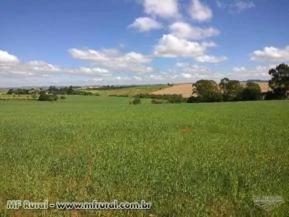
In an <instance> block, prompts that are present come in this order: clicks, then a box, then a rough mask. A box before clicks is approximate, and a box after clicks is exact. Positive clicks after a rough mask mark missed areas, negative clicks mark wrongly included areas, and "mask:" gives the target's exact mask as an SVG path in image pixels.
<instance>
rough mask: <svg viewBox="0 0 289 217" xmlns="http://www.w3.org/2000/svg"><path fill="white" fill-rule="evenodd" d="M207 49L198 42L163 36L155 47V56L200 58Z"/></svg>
mask: <svg viewBox="0 0 289 217" xmlns="http://www.w3.org/2000/svg"><path fill="white" fill-rule="evenodd" d="M205 50H206V48H205V47H204V46H202V45H201V44H200V43H198V42H192V41H188V40H186V39H182V38H178V37H176V36H174V35H171V34H168V35H163V37H162V38H161V39H160V41H159V43H158V45H157V46H156V47H155V55H157V56H162V57H198V56H200V55H203V54H204V52H205Z"/></svg>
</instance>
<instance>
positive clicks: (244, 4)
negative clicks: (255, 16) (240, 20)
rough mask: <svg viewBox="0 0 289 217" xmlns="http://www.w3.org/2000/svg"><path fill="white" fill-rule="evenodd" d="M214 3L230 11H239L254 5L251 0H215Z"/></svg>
mask: <svg viewBox="0 0 289 217" xmlns="http://www.w3.org/2000/svg"><path fill="white" fill-rule="evenodd" d="M216 3H217V6H218V7H219V8H222V9H228V10H229V12H230V13H240V12H242V11H245V10H248V9H252V8H255V7H256V5H255V3H254V2H253V1H252V0H235V1H234V2H228V1H227V0H217V1H216Z"/></svg>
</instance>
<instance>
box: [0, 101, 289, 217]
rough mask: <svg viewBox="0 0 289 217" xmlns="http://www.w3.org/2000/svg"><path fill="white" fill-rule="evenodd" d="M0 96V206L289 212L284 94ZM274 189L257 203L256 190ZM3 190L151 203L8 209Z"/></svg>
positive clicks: (153, 215) (171, 213)
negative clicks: (259, 97)
mask: <svg viewBox="0 0 289 217" xmlns="http://www.w3.org/2000/svg"><path fill="white" fill-rule="evenodd" d="M130 100H131V99H129V98H124V97H105V96H100V97H95V96H69V97H68V98H67V99H66V100H62V101H58V102H38V101H33V100H11V101H0V174H1V178H0V186H1V188H0V216H24V217H26V216H27V217H33V216H51V217H52V216H74V217H76V216H103V217H108V216H116V217H118V216H123V217H124V216H128V217H131V216H150V217H195V216H196V217H199V216H204V217H207V216H210V217H221V216H224V217H225V216H232V217H235V216H238V217H245V216H252V217H259V216H260V217H261V216H262V217H263V216H276V217H285V216H287V217H288V216H289V203H288V200H289V101H288V100H287V101H270V102H269V101H267V102H266V101H260V102H236V103H211V104H164V105H154V104H151V103H150V101H149V100H143V101H142V104H140V105H129V101H130ZM266 196H268V197H270V196H281V197H282V198H284V203H283V204H280V205H279V206H276V208H275V209H274V210H264V209H262V208H260V207H258V206H257V205H256V203H254V198H256V197H266ZM7 200H31V201H44V200H48V201H49V202H57V201H76V202H90V201H93V200H97V201H113V200H118V201H128V202H134V201H141V200H145V201H147V202H151V203H152V208H151V209H150V210H122V211H121V210H73V211H61V210H57V209H48V210H43V211H41V210H24V209H19V210H8V209H6V202H7Z"/></svg>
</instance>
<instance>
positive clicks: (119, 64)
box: [69, 48, 153, 73]
mask: <svg viewBox="0 0 289 217" xmlns="http://www.w3.org/2000/svg"><path fill="white" fill-rule="evenodd" d="M69 53H70V55H71V56H72V57H73V58H75V59H80V60H85V61H89V62H91V63H92V64H96V65H100V66H102V67H105V68H108V69H111V70H113V71H121V72H135V73H150V72H152V71H153V68H152V67H150V66H148V65H147V64H148V63H150V62H151V58H149V57H148V56H145V55H143V54H140V53H136V52H130V53H126V54H123V53H121V52H119V51H118V50H115V49H104V50H91V49H84V50H81V49H76V48H72V49H70V50H69Z"/></svg>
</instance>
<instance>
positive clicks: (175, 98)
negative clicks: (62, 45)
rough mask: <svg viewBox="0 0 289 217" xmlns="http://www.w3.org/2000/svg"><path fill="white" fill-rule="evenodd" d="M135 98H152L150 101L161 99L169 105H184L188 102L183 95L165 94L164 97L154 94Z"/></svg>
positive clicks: (139, 95) (140, 95)
mask: <svg viewBox="0 0 289 217" xmlns="http://www.w3.org/2000/svg"><path fill="white" fill-rule="evenodd" d="M135 97H137V98H150V99H159V100H165V101H167V102H169V103H182V102H186V99H185V98H183V97H182V95H178V94H164V95H154V94H138V95H136V96H135Z"/></svg>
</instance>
